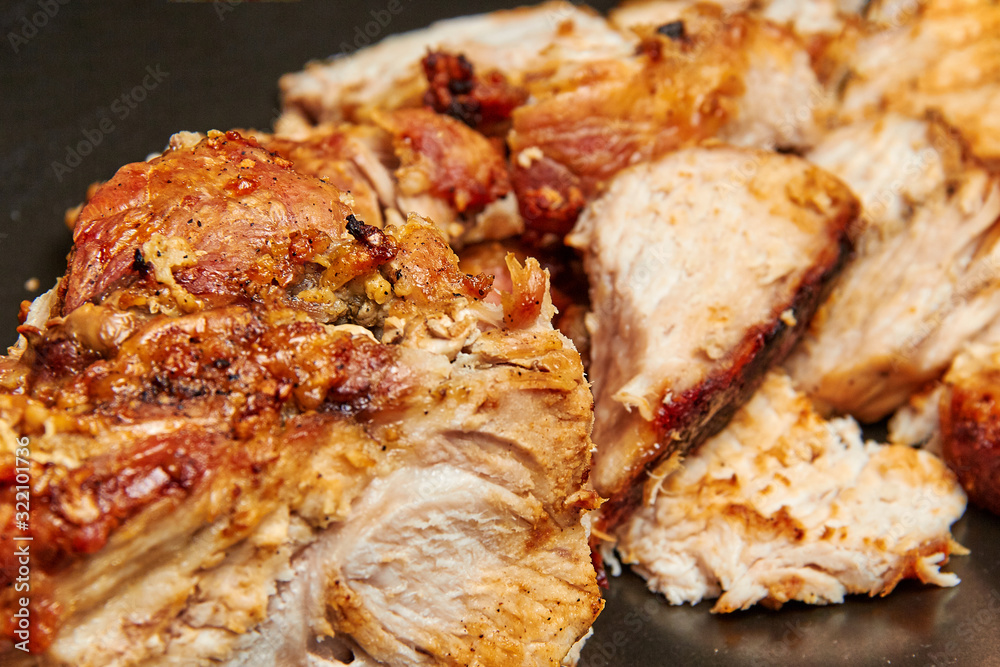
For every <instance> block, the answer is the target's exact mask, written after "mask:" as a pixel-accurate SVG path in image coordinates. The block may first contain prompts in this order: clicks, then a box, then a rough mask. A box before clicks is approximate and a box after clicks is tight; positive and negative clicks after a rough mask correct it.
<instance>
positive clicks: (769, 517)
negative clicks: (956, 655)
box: [616, 371, 965, 612]
mask: <svg viewBox="0 0 1000 667" xmlns="http://www.w3.org/2000/svg"><path fill="white" fill-rule="evenodd" d="M964 510H965V495H964V494H963V493H962V490H961V488H959V486H958V484H957V483H956V480H955V476H954V475H953V474H952V473H951V471H950V470H948V469H947V468H946V467H945V465H944V464H943V463H942V462H941V461H940V460H939V459H938V458H937V457H935V456H933V455H931V454H928V453H927V452H923V451H919V450H915V449H912V448H910V447H905V446H901V445H889V446H885V445H880V444H877V443H874V442H867V443H866V442H863V440H862V438H861V430H860V428H859V427H858V424H857V422H855V421H854V420H852V419H850V418H840V419H834V420H832V421H826V420H824V419H823V418H822V417H820V415H819V414H818V413H817V412H816V410H815V408H814V407H813V406H812V404H811V403H810V402H809V399H808V398H807V397H806V396H805V395H803V394H802V393H800V392H797V391H795V389H794V388H793V386H792V383H791V381H790V380H789V378H788V376H787V375H785V374H784V373H783V372H781V371H775V372H773V373H771V374H769V375H768V377H767V379H766V380H765V381H764V384H763V386H762V387H761V389H760V390H759V391H758V392H757V393H756V394H755V395H754V397H753V398H752V399H751V400H750V401H749V402H748V403H747V404H746V405H744V406H743V407H742V408H740V410H739V411H738V412H737V414H736V416H734V417H733V420H732V422H731V423H730V424H729V426H727V427H726V429H725V430H723V431H722V432H721V433H719V434H718V435H716V436H715V437H713V438H712V439H710V440H709V441H708V442H706V443H705V444H704V445H702V447H701V448H700V449H699V450H698V451H697V452H696V453H694V454H692V455H691V456H690V457H688V459H687V460H686V461H685V462H684V466H683V468H682V469H679V470H677V471H676V472H674V473H672V474H671V475H669V476H667V477H666V479H664V480H662V486H661V487H659V488H658V493H657V495H656V497H655V499H654V500H653V501H652V502H651V504H650V505H648V506H646V507H643V508H642V509H641V510H640V511H639V512H637V513H636V514H635V515H634V517H633V518H632V519H631V520H630V521H628V522H627V523H626V524H624V525H623V526H621V527H620V528H619V529H618V531H617V532H616V536H617V537H618V539H619V542H618V549H619V551H620V553H621V554H622V556H623V558H624V560H625V561H626V562H631V563H635V569H637V570H638V571H639V572H640V573H641V574H642V575H643V576H644V577H646V579H647V582H648V584H649V587H650V588H651V589H652V590H654V591H657V592H660V593H663V594H664V595H665V596H666V598H667V600H668V601H669V602H670V603H671V604H682V603H685V602H690V603H692V604H695V603H697V602H699V601H701V600H702V599H705V598H716V597H717V598H718V601H717V602H716V603H715V606H714V607H713V609H712V611H713V612H732V611H736V610H738V609H747V608H748V607H750V606H752V605H754V604H758V603H760V604H763V605H764V606H766V607H769V608H777V607H780V606H782V604H784V603H785V602H788V601H790V600H800V601H802V602H805V603H808V604H829V603H837V602H843V600H844V596H845V594H848V593H853V594H867V595H871V596H874V595H888V594H889V593H890V592H892V590H893V589H894V588H895V587H896V585H897V584H898V583H899V582H900V581H901V580H903V579H908V578H913V579H919V580H920V581H922V582H924V583H933V584H935V585H938V586H954V585H956V584H957V583H958V577H957V576H955V575H954V574H950V573H944V572H941V571H940V569H939V568H940V566H941V565H943V564H944V563H945V562H947V560H948V557H949V555H950V554H952V553H959V554H961V553H964V550H963V549H962V547H961V546H959V545H957V544H955V542H954V541H953V540H952V538H951V535H950V533H949V527H950V526H951V524H952V523H953V522H954V521H956V520H958V518H959V517H961V515H962V513H963V511H964Z"/></svg>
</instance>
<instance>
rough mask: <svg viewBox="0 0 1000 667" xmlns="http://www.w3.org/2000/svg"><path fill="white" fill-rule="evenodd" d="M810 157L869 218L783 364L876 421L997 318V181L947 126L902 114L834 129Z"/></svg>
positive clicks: (804, 383)
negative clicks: (850, 258)
mask: <svg viewBox="0 0 1000 667" xmlns="http://www.w3.org/2000/svg"><path fill="white" fill-rule="evenodd" d="M873 152H874V154H876V155H879V156H881V157H880V159H877V160H873V159H871V157H870V156H871V155H872V153H873ZM809 158H810V159H811V160H813V161H814V162H816V164H818V165H820V166H822V167H824V168H826V169H829V170H830V171H831V172H832V173H834V174H836V175H838V176H840V177H841V178H843V179H844V180H845V181H846V182H847V183H848V185H850V186H851V187H852V188H853V189H854V191H855V192H857V193H858V195H859V196H860V197H861V200H862V201H863V203H864V215H863V217H862V221H861V224H859V226H858V227H857V228H856V230H855V236H856V237H857V246H858V253H857V258H856V259H855V261H854V262H853V263H852V264H851V265H850V266H849V267H848V268H847V270H846V271H845V274H844V276H843V278H842V279H841V280H840V282H838V284H837V286H836V288H835V290H834V292H833V293H832V294H831V295H830V297H829V299H828V300H827V301H826V302H825V303H824V304H823V306H822V307H821V309H820V311H819V313H818V315H817V318H816V320H815V321H814V322H813V324H812V326H811V329H810V331H809V335H808V336H807V338H806V340H805V341H804V344H803V346H802V347H801V349H800V350H798V351H797V353H796V354H795V356H794V357H793V358H792V359H790V360H789V363H788V366H789V368H790V370H791V375H792V377H793V378H794V379H795V381H796V382H797V383H798V384H799V385H800V386H801V387H802V388H803V389H804V390H806V391H807V392H808V393H809V394H810V395H811V396H813V397H814V398H815V399H817V400H818V401H820V402H821V403H822V404H823V405H825V406H827V407H828V408H833V409H836V410H839V411H843V412H848V413H850V414H853V415H855V416H857V417H858V418H860V419H862V420H863V421H875V420H878V419H880V418H882V417H884V416H886V415H887V414H889V413H890V412H891V411H892V410H894V409H896V408H897V407H899V406H900V405H901V404H903V403H904V402H906V400H907V399H908V397H909V396H910V395H911V394H912V393H913V392H915V391H916V390H918V389H919V388H920V387H921V386H922V385H923V384H924V383H926V382H928V381H931V380H934V379H936V378H938V377H939V376H940V375H941V374H942V373H943V372H944V371H945V370H946V369H947V367H948V365H949V364H950V363H951V360H952V358H953V357H954V356H955V354H957V353H958V351H959V350H960V349H961V347H962V345H964V344H965V343H966V342H967V341H969V340H971V339H972V338H974V337H975V336H976V335H978V334H979V333H980V332H983V331H984V330H985V329H987V328H988V327H989V326H990V324H991V322H993V321H994V320H995V319H997V317H998V316H1000V300H998V298H997V297H998V290H1000V271H998V267H1000V244H998V243H997V240H998V234H1000V180H998V178H997V177H996V176H994V175H993V174H991V173H990V172H989V171H987V170H986V169H984V168H983V167H982V165H981V164H980V163H979V162H978V161H977V160H975V159H974V158H972V157H970V156H968V155H967V154H963V146H962V144H961V141H960V140H959V139H958V138H957V136H956V135H955V134H954V133H953V132H952V131H951V130H950V128H948V127H947V126H944V125H942V124H940V123H938V122H933V121H931V122H928V121H918V120H912V119H909V118H906V117H903V116H900V115H897V114H887V115H886V116H884V117H881V118H878V119H877V120H872V121H862V122H858V123H854V124H851V125H848V126H845V127H843V128H840V129H837V130H835V131H834V132H832V133H830V135H828V136H827V138H826V139H825V140H824V141H823V142H822V144H820V145H819V146H817V148H816V149H815V150H814V151H812V152H811V153H810V154H809Z"/></svg>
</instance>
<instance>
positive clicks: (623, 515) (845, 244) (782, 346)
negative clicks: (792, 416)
mask: <svg viewBox="0 0 1000 667" xmlns="http://www.w3.org/2000/svg"><path fill="white" fill-rule="evenodd" d="M841 211H842V212H841V216H840V218H839V219H838V220H836V221H835V223H833V224H831V226H830V229H831V230H833V231H832V232H831V239H830V243H829V244H828V250H827V252H826V253H825V255H824V256H823V257H821V258H819V259H818V261H817V262H816V263H815V264H814V265H813V267H812V269H811V270H810V271H809V272H807V273H806V274H805V276H804V277H803V278H802V283H801V286H800V287H799V289H797V290H796V291H795V294H794V296H793V298H792V300H791V301H790V302H789V303H786V304H784V305H781V306H779V307H777V308H775V309H774V311H773V312H772V315H771V319H770V322H769V324H767V325H761V326H759V327H757V328H756V329H754V330H752V331H750V332H748V333H747V335H746V336H745V337H744V339H743V341H742V343H741V344H740V345H739V347H738V348H737V349H736V351H735V352H734V353H733V355H732V363H731V364H730V365H729V366H728V367H727V368H724V369H721V370H720V371H719V372H717V373H715V374H714V375H712V376H711V377H709V378H708V379H707V380H706V381H705V382H703V383H702V384H700V385H698V386H696V387H693V388H692V389H690V390H688V391H686V392H684V393H683V394H681V395H680V396H679V397H676V398H674V400H673V401H671V402H670V404H669V405H667V404H664V403H662V402H661V403H660V408H659V410H658V411H657V414H656V418H655V421H654V423H653V426H654V428H655V430H656V434H657V437H658V441H659V442H663V443H667V444H666V446H664V447H658V448H654V447H647V448H644V449H643V451H642V453H641V457H640V460H639V461H638V462H637V464H636V465H635V466H634V467H633V468H632V474H631V475H629V476H627V477H624V476H623V478H622V480H621V482H620V483H619V485H618V486H617V488H616V489H613V490H611V492H610V493H609V495H610V500H609V502H607V503H606V504H605V505H604V506H603V507H602V508H601V520H600V522H599V524H598V525H599V529H600V530H601V531H602V532H606V533H609V534H610V531H611V530H612V529H613V528H614V527H615V526H617V525H618V524H620V523H621V522H623V521H624V520H626V519H627V518H628V516H629V515H631V513H632V512H633V511H634V510H635V509H636V508H637V507H638V506H639V505H640V504H641V503H642V498H643V486H644V485H643V484H642V483H641V481H642V479H643V476H644V475H645V474H646V473H647V472H648V471H650V470H652V469H653V468H655V467H656V465H657V464H659V463H660V462H662V461H665V460H667V459H669V458H671V457H675V456H684V455H687V454H689V453H690V452H693V451H694V450H696V449H697V448H698V446H699V445H701V444H702V443H703V442H705V440H707V439H708V438H710V437H711V436H713V435H715V434H716V433H718V432H719V431H721V430H722V429H723V428H724V427H725V426H726V424H728V423H729V420H730V419H731V418H732V416H733V415H734V414H735V413H736V411H737V410H739V408H740V406H742V405H743V404H744V403H745V402H746V401H747V400H748V399H749V398H750V396H751V395H753V393H754V392H755V391H756V390H757V389H758V388H759V387H760V385H761V383H762V382H763V381H764V377H765V376H766V374H767V371H768V369H769V368H771V367H772V366H774V365H775V364H778V363H781V361H782V360H783V359H784V358H785V357H786V356H787V355H788V353H789V352H790V351H791V349H792V347H794V345H795V343H796V342H798V339H799V337H800V336H801V335H802V334H803V332H804V331H805V330H806V328H807V327H808V325H809V321H810V320H811V319H812V316H813V314H814V313H815V312H816V309H817V308H818V307H819V304H820V303H822V302H823V299H824V298H825V296H826V294H827V292H828V290H829V288H830V287H831V285H832V282H833V279H834V278H835V277H836V276H837V274H838V273H839V272H840V271H841V269H842V268H843V267H844V265H845V264H846V263H847V260H848V259H849V257H850V255H851V251H852V248H853V246H852V243H851V239H850V238H849V236H848V233H847V230H848V226H849V225H848V224H847V223H848V222H850V221H851V220H853V219H854V218H855V217H856V216H857V214H858V205H857V202H851V203H850V205H847V206H844V207H843V208H842V209H841ZM788 310H790V311H791V312H792V315H793V317H794V318H795V324H794V325H789V324H787V323H786V322H785V319H786V318H783V317H782V314H783V313H785V311H788Z"/></svg>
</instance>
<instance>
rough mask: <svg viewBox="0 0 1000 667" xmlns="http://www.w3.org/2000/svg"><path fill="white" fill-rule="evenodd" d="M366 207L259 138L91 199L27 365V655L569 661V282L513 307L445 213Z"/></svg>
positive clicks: (4, 409)
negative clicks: (475, 262) (561, 322)
mask: <svg viewBox="0 0 1000 667" xmlns="http://www.w3.org/2000/svg"><path fill="white" fill-rule="evenodd" d="M293 153H294V151H293ZM349 201H350V198H349V197H348V196H347V195H346V194H345V193H343V192H341V191H340V190H338V189H336V188H334V187H333V186H331V185H330V184H329V183H327V182H325V181H321V180H319V179H317V178H315V177H313V176H310V175H307V174H305V173H302V172H299V171H297V170H296V169H295V168H293V166H292V164H291V163H290V162H288V161H287V160H285V159H283V158H280V157H276V156H274V155H272V154H270V153H268V152H267V151H265V150H263V149H262V148H260V147H259V146H258V145H257V144H256V142H255V141H252V140H247V139H244V138H243V137H241V136H240V135H239V134H237V133H229V134H227V135H222V134H219V133H213V134H211V135H210V136H209V137H207V138H204V139H202V138H199V137H197V136H194V135H183V136H178V137H175V139H174V140H173V141H172V145H171V147H170V148H169V149H168V150H167V151H166V152H165V153H164V154H163V155H162V156H160V157H157V158H154V159H151V160H150V161H148V162H143V163H138V164H133V165H128V166H126V167H124V168H123V169H122V170H121V171H119V173H118V174H117V175H116V176H115V177H114V178H113V179H112V180H111V181H109V182H108V183H106V184H104V185H103V186H102V187H101V188H99V189H98V190H97V192H96V193H95V194H94V195H93V196H92V198H91V199H90V201H89V203H88V204H87V205H86V207H85V208H84V209H83V211H82V212H81V214H80V216H79V218H78V220H77V222H76V227H75V231H74V238H75V242H76V245H75V247H74V250H73V254H72V256H71V258H70V265H69V272H68V274H67V275H66V277H65V278H64V279H63V280H62V281H61V282H60V284H59V286H58V288H56V289H55V290H54V291H53V292H50V293H49V294H48V295H47V296H46V297H43V298H41V299H39V300H38V301H36V302H35V304H34V305H33V306H32V308H31V310H30V311H29V312H28V313H26V314H25V317H26V321H25V324H24V325H23V326H22V327H21V328H20V331H21V333H22V334H23V336H24V340H23V342H22V344H21V345H20V346H19V347H17V348H13V349H12V350H11V353H10V354H9V355H8V356H7V357H3V358H2V359H0V442H2V443H3V448H4V450H5V451H8V452H10V456H8V457H7V458H6V461H7V463H5V464H4V465H5V466H6V468H5V471H4V474H3V480H4V482H3V487H2V490H0V493H2V494H3V498H4V502H3V503H2V505H0V507H2V510H0V511H2V512H3V514H2V515H0V522H2V523H3V525H4V531H5V534H6V535H16V534H21V533H20V532H19V531H18V530H17V529H16V528H15V524H14V513H13V512H14V502H13V499H14V492H15V491H14V487H13V480H14V474H13V472H12V466H13V465H14V464H13V462H14V456H13V452H14V449H15V447H16V446H17V442H18V439H19V438H27V442H29V443H30V452H31V454H30V477H31V503H32V512H31V520H30V528H29V529H28V532H27V535H28V536H30V537H32V538H33V541H32V542H31V544H32V551H31V554H32V556H31V557H32V570H31V577H32V579H31V597H30V605H31V606H30V613H31V618H32V620H33V625H32V633H31V644H30V648H31V649H32V651H33V652H35V653H36V654H40V655H36V656H34V657H31V656H27V655H25V654H23V653H21V652H19V651H14V650H13V649H12V648H11V649H9V652H7V653H5V654H4V656H3V661H4V664H29V663H30V664H46V665H74V666H83V665H101V666H102V667H103V666H105V665H137V664H207V663H209V662H211V663H213V664H214V663H222V664H234V665H235V664H242V665H246V664H259V665H273V664H295V665H304V664H307V663H308V662H309V661H310V660H312V659H315V660H320V659H323V660H328V661H331V662H332V663H333V664H339V663H338V662H337V661H338V660H339V661H343V662H349V661H350V656H351V655H353V656H355V657H356V658H357V661H356V663H357V664H370V663H371V664H374V663H376V662H377V663H378V664H399V665H401V664H407V665H458V664H483V665H509V664H532V665H554V664H559V662H560V661H561V660H562V659H563V657H564V656H565V655H566V654H567V653H568V652H569V651H570V649H571V647H572V646H573V645H574V643H575V642H577V640H579V639H580V637H582V636H583V635H584V634H585V633H586V632H587V630H588V628H589V627H590V625H591V623H592V622H593V620H594V618H595V616H596V615H597V613H598V611H599V610H600V608H601V604H602V603H601V600H600V597H599V595H598V591H597V585H596V577H595V572H594V569H593V566H592V564H591V556H590V551H589V548H588V532H587V530H586V528H585V526H584V525H583V523H582V517H583V515H584V512H585V510H588V509H591V508H594V507H595V506H596V504H597V502H598V498H597V496H596V494H595V493H594V492H593V491H592V490H590V489H589V488H588V487H587V485H586V484H585V481H586V478H587V473H588V469H589V460H590V449H591V446H592V445H591V441H590V438H589V430H590V426H591V422H592V410H591V396H590V393H589V391H588V389H587V384H586V381H585V380H584V377H583V371H582V365H581V362H580V358H579V355H578V354H577V353H576V352H575V350H574V349H573V348H572V345H571V344H570V343H569V342H568V341H567V339H566V338H564V337H563V336H562V335H561V334H559V333H558V332H556V331H554V330H553V329H552V327H551V324H550V320H551V317H552V315H553V308H552V305H551V301H550V298H549V295H548V286H547V276H546V274H545V273H544V272H543V271H542V270H541V269H540V268H539V267H538V265H537V263H536V262H534V261H533V260H529V261H528V262H527V263H526V264H525V265H523V266H522V265H520V264H517V263H516V262H514V261H513V260H511V264H510V267H509V272H510V274H511V276H512V281H511V289H510V290H509V291H507V292H505V293H503V294H502V295H501V300H502V305H500V304H498V305H491V304H488V303H485V302H483V301H482V297H483V296H485V295H486V294H487V292H488V290H489V288H490V283H489V280H488V279H486V278H485V277H482V276H481V277H478V278H474V277H471V276H468V275H465V274H463V273H461V272H460V271H459V270H458V268H457V262H456V258H455V256H454V254H453V253H452V252H451V250H450V249H449V248H448V246H447V244H446V242H445V240H444V238H443V237H442V236H441V235H440V233H439V232H438V231H437V230H436V229H435V227H434V226H433V224H431V223H430V222H428V221H426V220H424V219H422V218H419V217H417V216H410V217H409V218H408V219H407V220H405V221H404V220H399V221H397V222H394V223H392V224H390V225H388V226H387V227H386V228H385V229H379V228H378V227H376V226H374V225H369V224H366V223H365V222H364V221H362V220H359V219H358V218H357V217H356V215H355V214H354V212H353V211H352V209H351V208H350V207H349V206H348V205H347V204H346V203H345V202H349ZM5 543H6V544H7V545H8V546H7V547H5V550H4V560H3V569H2V571H0V573H2V577H3V581H4V584H5V585H4V587H3V591H4V593H3V597H2V600H0V604H2V606H3V609H4V610H5V612H4V613H5V618H8V619H9V618H12V617H13V616H12V614H13V611H14V609H15V607H16V606H17V605H18V601H17V594H16V593H15V591H14V588H13V587H12V586H10V585H8V584H10V583H11V582H12V581H13V579H14V577H15V576H16V572H17V561H16V559H13V558H12V557H11V551H10V550H11V547H10V546H9V545H10V544H11V542H9V541H7V542H5ZM13 630H14V628H12V627H11V626H5V627H4V633H5V635H6V636H7V637H12V636H13V635H12V632H13ZM7 646H10V644H8V645H7ZM310 656H312V657H310ZM21 658H23V659H24V660H23V661H22V660H21ZM36 659H39V660H40V663H38V662H33V661H34V660H36Z"/></svg>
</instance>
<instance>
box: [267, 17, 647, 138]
mask: <svg viewBox="0 0 1000 667" xmlns="http://www.w3.org/2000/svg"><path fill="white" fill-rule="evenodd" d="M634 48H635V42H634V39H633V38H632V37H631V36H629V35H626V34H624V33H621V32H619V31H617V30H615V29H614V28H612V27H611V26H609V25H608V23H607V22H606V21H605V20H604V19H603V18H602V17H600V16H598V15H597V14H596V13H594V12H593V11H591V10H589V9H586V8H582V7H576V6H573V5H572V4H570V3H568V2H547V3H544V4H541V5H538V6H536V7H524V8H521V9H515V10H510V11H499V12H493V13H490V14H482V15H478V16H466V17H462V18H456V19H449V20H446V21H440V22H438V23H435V24H433V25H431V26H430V27H428V28H425V29H423V30H416V31H414V32H410V33H406V34H402V35H396V36H392V37H389V38H387V39H385V40H383V41H381V42H379V43H378V44H376V45H374V46H371V47H368V48H366V49H362V50H361V51H358V52H357V53H354V54H352V55H351V56H349V57H346V58H338V59H335V60H332V61H329V62H318V63H311V64H310V65H308V66H307V67H306V69H305V70H304V71H302V72H297V73H295V74H286V75H285V76H284V77H282V79H281V91H282V99H283V103H284V108H285V115H286V116H290V117H296V118H297V119H298V122H301V121H302V120H304V121H306V122H310V123H316V122H324V121H339V120H358V119H361V118H366V117H367V116H368V114H369V113H370V111H371V109H375V108H377V109H383V110H385V109H395V108H398V107H401V106H418V105H419V104H421V102H422V100H423V96H424V95H425V93H427V92H428V82H427V78H426V77H425V75H424V71H423V67H422V63H421V61H422V59H423V58H424V57H425V56H426V55H427V52H428V50H430V51H447V52H449V53H452V54H455V55H459V54H461V55H463V56H464V57H465V58H467V59H468V61H469V62H471V63H472V64H473V65H474V67H475V68H476V69H477V70H478V71H480V72H488V71H491V70H492V71H498V72H502V73H503V75H504V76H505V77H507V79H508V81H509V82H510V83H511V84H512V85H514V86H520V85H522V83H525V82H526V81H528V80H530V79H531V78H532V77H537V76H545V77H549V76H552V75H554V74H556V73H557V72H559V71H560V70H561V69H563V68H569V69H570V70H572V69H573V68H575V67H577V66H582V65H585V64H587V63H591V62H596V61H599V60H604V59H607V58H622V57H627V56H629V55H630V54H631V53H632V52H633V50H634Z"/></svg>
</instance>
